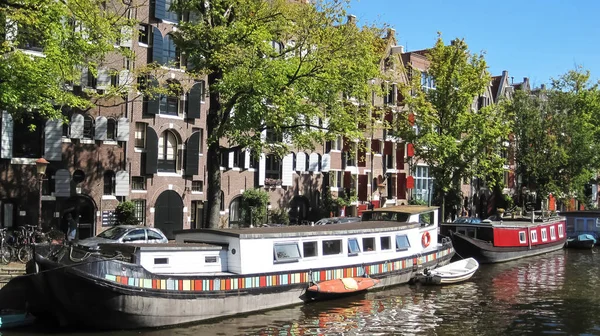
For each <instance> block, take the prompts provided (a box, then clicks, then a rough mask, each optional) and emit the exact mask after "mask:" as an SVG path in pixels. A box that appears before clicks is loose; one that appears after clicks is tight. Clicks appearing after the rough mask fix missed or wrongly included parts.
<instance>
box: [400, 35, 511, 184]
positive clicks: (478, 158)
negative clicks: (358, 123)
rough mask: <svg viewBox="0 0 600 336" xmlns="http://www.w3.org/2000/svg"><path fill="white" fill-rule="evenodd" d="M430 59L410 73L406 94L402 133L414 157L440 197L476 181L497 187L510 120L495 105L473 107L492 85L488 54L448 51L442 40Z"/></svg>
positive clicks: (460, 47) (458, 44)
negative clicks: (425, 84) (427, 80)
mask: <svg viewBox="0 0 600 336" xmlns="http://www.w3.org/2000/svg"><path fill="white" fill-rule="evenodd" d="M427 58H428V60H429V62H430V65H429V68H428V69H426V70H425V71H424V73H421V72H420V71H419V70H418V69H411V72H412V78H413V80H412V83H411V85H410V86H409V87H407V88H406V90H405V94H404V96H405V97H406V103H407V105H408V107H409V111H410V113H411V114H409V116H407V118H408V120H407V119H404V120H400V124H399V125H397V127H398V128H400V129H402V130H403V138H405V139H407V141H409V142H411V143H412V144H413V145H414V149H415V157H416V158H417V159H419V160H422V161H423V162H425V163H426V164H427V165H428V166H429V171H430V176H431V177H433V179H434V188H435V189H436V190H435V192H436V193H437V194H438V196H444V195H446V194H447V193H448V192H449V191H455V192H459V191H460V184H461V182H462V181H463V180H465V179H469V178H471V177H480V178H485V179H486V181H487V182H488V183H489V184H490V185H492V186H493V185H494V184H496V183H498V181H499V178H500V177H501V176H502V171H503V165H504V164H505V161H504V159H503V158H502V155H501V154H500V146H501V143H502V140H503V139H506V138H507V136H508V134H509V130H510V121H509V120H510V119H509V118H507V114H506V111H505V110H504V109H501V108H498V107H497V106H495V105H488V106H485V107H482V108H476V107H475V106H474V103H475V101H476V98H478V97H480V96H482V95H483V94H484V91H485V89H486V88H487V87H488V86H489V85H490V75H489V74H488V72H487V65H486V62H485V59H484V56H483V54H475V53H472V52H470V51H469V49H468V46H467V44H466V43H465V41H464V40H460V39H455V40H453V41H452V43H451V44H449V45H446V44H445V43H444V41H443V40H442V37H441V36H439V37H438V40H437V42H436V44H435V46H434V47H433V48H432V49H428V50H427ZM422 70H423V69H422ZM422 77H425V78H431V79H432V80H433V83H435V85H434V87H431V86H429V87H423V85H422V84H421V78H422ZM490 98H491V97H490ZM413 116H414V117H413ZM413 126H415V127H413Z"/></svg>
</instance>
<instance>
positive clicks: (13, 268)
mask: <svg viewBox="0 0 600 336" xmlns="http://www.w3.org/2000/svg"><path fill="white" fill-rule="evenodd" d="M23 274H25V264H21V263H14V262H11V263H10V264H8V265H0V288H2V287H4V285H6V284H7V283H8V282H9V281H10V280H11V279H12V278H14V277H17V276H19V275H23Z"/></svg>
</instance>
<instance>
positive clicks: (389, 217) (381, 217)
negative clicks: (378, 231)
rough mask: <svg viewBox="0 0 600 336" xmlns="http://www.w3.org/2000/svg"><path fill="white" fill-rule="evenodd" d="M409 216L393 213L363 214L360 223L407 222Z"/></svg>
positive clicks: (375, 212)
mask: <svg viewBox="0 0 600 336" xmlns="http://www.w3.org/2000/svg"><path fill="white" fill-rule="evenodd" d="M409 216H410V215H409V214H405V213H401V212H393V211H373V212H364V213H363V216H362V221H363V222H365V221H386V222H408V218H409Z"/></svg>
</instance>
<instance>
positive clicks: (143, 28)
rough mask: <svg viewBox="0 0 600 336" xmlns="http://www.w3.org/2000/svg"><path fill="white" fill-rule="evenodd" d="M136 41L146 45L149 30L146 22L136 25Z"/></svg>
mask: <svg viewBox="0 0 600 336" xmlns="http://www.w3.org/2000/svg"><path fill="white" fill-rule="evenodd" d="M138 32H139V34H138V42H139V43H141V44H145V45H148V35H149V34H148V32H149V27H148V25H146V24H141V25H140V26H139V27H138Z"/></svg>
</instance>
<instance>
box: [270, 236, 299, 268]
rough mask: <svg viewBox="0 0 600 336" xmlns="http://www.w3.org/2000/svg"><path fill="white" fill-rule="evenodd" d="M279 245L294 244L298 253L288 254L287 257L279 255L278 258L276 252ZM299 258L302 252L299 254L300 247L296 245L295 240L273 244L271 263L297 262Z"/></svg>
mask: <svg viewBox="0 0 600 336" xmlns="http://www.w3.org/2000/svg"><path fill="white" fill-rule="evenodd" d="M280 246H295V247H296V252H297V253H298V254H297V256H289V257H281V258H280V257H279V256H278V254H277V247H280ZM301 258H302V254H300V247H299V246H298V242H297V241H294V242H285V243H283V242H282V243H275V244H273V263H276V264H279V263H289V262H297V261H298V260H300V259H301Z"/></svg>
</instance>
